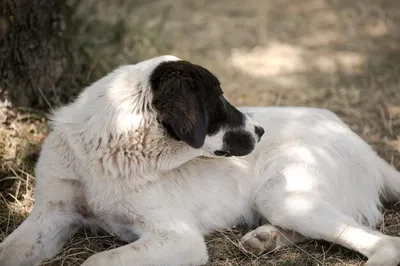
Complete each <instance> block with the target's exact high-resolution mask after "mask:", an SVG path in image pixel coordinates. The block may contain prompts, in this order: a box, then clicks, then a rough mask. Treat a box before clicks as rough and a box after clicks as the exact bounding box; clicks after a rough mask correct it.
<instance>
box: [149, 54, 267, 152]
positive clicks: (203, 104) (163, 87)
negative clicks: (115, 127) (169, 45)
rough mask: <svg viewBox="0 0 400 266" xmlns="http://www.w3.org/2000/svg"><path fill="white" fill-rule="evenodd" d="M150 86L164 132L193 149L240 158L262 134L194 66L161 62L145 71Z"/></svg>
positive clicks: (215, 82) (213, 81)
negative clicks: (148, 72) (147, 74)
mask: <svg viewBox="0 0 400 266" xmlns="http://www.w3.org/2000/svg"><path fill="white" fill-rule="evenodd" d="M168 58H169V59H171V57H168ZM149 85H150V87H151V91H152V104H153V107H154V108H155V110H156V112H157V115H158V120H159V122H160V123H161V124H162V126H163V127H164V128H165V132H166V133H167V134H168V135H169V136H170V137H172V138H174V139H176V140H179V141H184V142H186V143H187V144H188V145H190V146H191V147H193V148H195V149H203V150H204V151H206V153H207V154H210V155H212V156H244V155H247V154H249V153H251V152H252V151H253V150H254V148H255V146H256V144H257V142H259V141H260V139H261V137H262V135H263V134H264V129H263V128H262V127H261V126H260V125H259V124H258V123H257V122H255V121H254V120H252V119H251V118H250V117H248V116H246V115H245V114H243V113H242V112H240V111H239V110H238V109H236V108H235V107H234V106H233V105H231V104H230V103H229V102H228V101H227V100H226V99H225V97H224V95H223V91H222V89H221V86H220V82H219V81H218V79H217V78H216V77H215V76H214V75H213V74H212V73H211V72H210V71H208V70H207V69H205V68H203V67H201V66H199V65H196V64H192V63H190V62H187V61H183V60H179V59H178V58H176V59H175V60H174V59H173V58H172V59H171V60H164V61H163V60H161V62H160V63H158V64H157V65H156V66H155V67H154V69H153V70H152V72H151V74H150V75H149Z"/></svg>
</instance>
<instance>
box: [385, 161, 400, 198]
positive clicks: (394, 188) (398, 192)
mask: <svg viewBox="0 0 400 266" xmlns="http://www.w3.org/2000/svg"><path fill="white" fill-rule="evenodd" d="M381 170H382V174H383V176H384V185H385V187H384V189H385V191H384V196H385V199H386V200H387V201H400V172H399V171H397V170H396V169H394V168H393V167H391V166H390V165H389V164H388V163H386V162H385V161H383V160H382V167H381Z"/></svg>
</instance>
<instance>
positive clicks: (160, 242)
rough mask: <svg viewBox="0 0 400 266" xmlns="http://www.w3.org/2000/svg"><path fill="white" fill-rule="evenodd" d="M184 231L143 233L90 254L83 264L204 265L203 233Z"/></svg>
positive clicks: (88, 265)
mask: <svg viewBox="0 0 400 266" xmlns="http://www.w3.org/2000/svg"><path fill="white" fill-rule="evenodd" d="M183 227H185V225H183ZM184 231H185V232H182V231H180V232H176V231H174V232H172V231H170V232H152V233H147V234H144V235H143V236H142V237H141V238H140V239H139V240H138V241H136V242H134V243H131V244H128V245H126V246H122V247H119V248H116V249H112V250H108V251H103V252H100V253H98V254H95V255H93V256H91V257H90V258H88V259H87V260H86V261H85V262H84V263H83V265H82V266H109V265H113V266H148V265H153V266H154V265H165V266H175V265H182V266H184V265H193V266H194V265H205V264H206V263H207V260H208V255H207V249H206V245H205V242H204V239H203V237H202V236H201V234H199V233H198V232H195V231H192V230H186V229H185V230H184Z"/></svg>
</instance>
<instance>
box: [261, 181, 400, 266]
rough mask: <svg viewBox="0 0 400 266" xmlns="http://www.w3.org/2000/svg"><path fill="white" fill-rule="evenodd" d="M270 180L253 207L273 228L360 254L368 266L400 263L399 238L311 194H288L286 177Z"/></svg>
mask: <svg viewBox="0 0 400 266" xmlns="http://www.w3.org/2000/svg"><path fill="white" fill-rule="evenodd" d="M269 180H271V181H270V183H269V184H268V186H265V187H263V188H261V189H260V190H259V191H258V192H257V194H256V195H255V198H254V204H255V208H256V209H257V210H258V211H259V212H260V213H261V214H262V215H264V216H265V217H266V219H267V220H268V221H269V222H271V223H272V224H273V225H275V226H279V227H281V228H284V229H286V230H293V231H295V232H298V233H300V234H301V235H303V236H305V237H308V238H312V239H323V240H326V241H329V242H333V243H337V244H339V245H342V246H344V247H347V248H349V249H352V250H355V251H358V252H360V253H361V254H363V255H364V256H366V257H367V258H369V260H368V262H367V263H366V265H371V266H376V265H382V266H383V265H385V266H397V265H398V264H399V263H400V238H396V237H390V236H387V235H384V234H382V233H380V232H378V231H375V230H372V229H371V228H368V227H364V226H362V225H360V224H359V223H357V222H356V221H355V220H354V219H353V218H351V217H348V216H346V215H344V214H343V213H341V212H340V211H339V210H338V209H336V208H335V207H334V206H333V205H332V204H331V203H329V202H327V201H325V199H323V198H321V197H318V196H316V195H315V194H313V193H312V192H310V191H293V190H292V191H288V190H287V188H286V181H285V177H284V176H275V177H272V178H270V179H269ZM338 196H340V195H338Z"/></svg>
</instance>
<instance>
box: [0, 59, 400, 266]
mask: <svg viewBox="0 0 400 266" xmlns="http://www.w3.org/2000/svg"><path fill="white" fill-rule="evenodd" d="M165 60H178V59H177V58H175V57H172V56H169V57H159V58H155V59H152V60H149V61H146V62H145V63H142V64H138V65H133V66H124V67H121V68H119V69H118V70H116V71H115V72H113V73H111V74H110V75H108V76H107V77H105V78H103V79H101V80H100V81H98V82H96V83H94V84H93V85H92V86H90V87H88V88H86V89H85V90H84V91H83V93H82V94H81V95H80V96H79V97H78V99H76V101H75V102H73V103H72V104H70V105H68V106H65V107H63V108H61V109H60V110H58V111H56V112H55V113H54V116H53V122H52V128H53V129H52V131H51V133H50V135H49V136H48V138H47V139H46V141H45V143H44V145H43V149H42V152H41V156H40V159H39V162H38V164H37V168H36V176H37V186H36V202H35V207H34V210H33V212H32V214H31V215H30V216H29V217H28V219H27V220H26V221H24V223H23V224H22V225H21V226H20V227H19V228H18V229H16V230H15V231H14V232H13V233H12V234H11V235H9V236H8V237H7V238H6V239H5V240H4V241H3V242H2V243H1V244H0V265H5V266H11V265H12V266H18V265H38V264H39V263H40V262H41V261H43V260H44V259H46V258H50V257H53V256H55V255H56V254H57V252H59V250H60V248H61V245H62V243H63V242H64V241H65V240H66V239H68V238H69V237H70V236H71V235H72V234H73V233H75V232H76V230H77V229H78V228H79V227H80V226H82V225H87V226H92V227H94V226H100V227H102V228H104V229H106V230H108V231H109V232H110V233H112V234H115V235H117V236H119V237H120V238H122V239H124V240H126V241H128V242H131V243H129V244H127V245H126V246H122V247H119V248H116V249H113V250H109V251H105V252H101V253H98V254H95V255H93V256H92V257H90V258H89V259H88V260H87V261H85V263H84V264H83V265H85V266H89V265H90V266H101V265H107V266H108V265H115V266H118V265H121V266H128V265H138V266H139V265H140V266H142V265H201V264H205V263H206V261H207V259H208V255H207V250H206V246H205V243H204V240H203V236H204V235H205V234H208V233H210V232H212V231H215V230H218V229H227V228H230V227H232V226H233V225H235V224H237V223H240V222H246V223H247V224H250V225H255V224H256V220H258V216H257V215H255V212H259V213H261V214H262V215H263V216H264V217H265V218H266V219H267V220H268V221H269V222H270V223H271V224H272V225H274V226H277V227H280V228H282V230H283V229H286V230H293V231H296V232H298V233H300V234H301V235H303V236H305V237H306V238H314V239H324V240H327V241H331V242H336V243H338V244H340V245H343V246H345V247H347V248H350V249H353V250H355V251H358V252H360V253H362V254H363V255H365V256H367V257H368V258H369V260H368V262H367V265H385V266H396V265H397V264H398V263H400V239H399V238H395V237H389V236H385V235H383V234H381V233H379V232H378V231H375V230H373V229H371V228H372V227H373V226H374V225H376V223H377V222H378V221H379V220H380V219H381V212H380V206H381V202H380V197H381V196H382V195H383V196H388V197H390V198H391V199H399V198H400V174H399V173H398V172H397V171H396V170H394V169H393V168H392V167H391V166H390V165H389V164H388V163H386V162H385V161H383V160H382V159H381V158H379V157H378V156H377V155H376V154H375V152H374V151H373V150H372V149H371V148H370V147H369V146H368V145H367V144H366V143H365V142H364V141H363V140H362V139H361V138H359V137H358V136H357V135H356V134H355V133H353V132H352V131H351V130H350V129H349V127H347V126H346V125H345V124H344V123H343V122H341V121H340V120H339V119H338V118H337V116H336V115H334V114H333V113H331V112H329V111H327V110H323V109H312V108H295V107H293V108H290V107H286V108H283V107H282V108H278V107H271V108H261V107H260V108H256V107H246V108H242V109H241V110H242V111H243V112H245V113H247V114H249V116H250V117H252V118H253V119H254V120H256V121H258V122H259V123H260V124H261V125H262V126H263V127H264V129H265V134H264V136H263V138H262V140H261V142H260V143H259V144H258V145H257V147H256V149H255V150H254V151H253V152H252V153H251V154H250V155H247V156H244V157H229V158H213V157H210V156H211V155H210V154H209V153H208V151H207V150H205V149H197V150H196V149H192V148H190V147H188V146H187V145H186V144H184V143H182V142H177V141H175V140H171V139H169V138H166V137H165V136H164V133H163V131H162V130H160V128H159V127H158V126H156V121H155V118H156V111H155V110H153V109H152V107H151V99H152V95H151V90H150V89H149V85H148V76H149V74H150V73H151V70H152V69H153V68H154V66H156V65H157V64H158V63H159V62H162V61H165ZM206 142H207V141H206ZM207 157H209V158H207ZM264 228H270V226H268V225H265V226H264V227H260V229H259V231H260V230H261V231H262V230H264ZM273 228H275V227H273ZM265 230H266V231H268V230H270V229H265ZM268 232H269V231H268ZM135 236H139V239H138V240H136V241H135ZM250 237H256V234H253V235H250Z"/></svg>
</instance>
